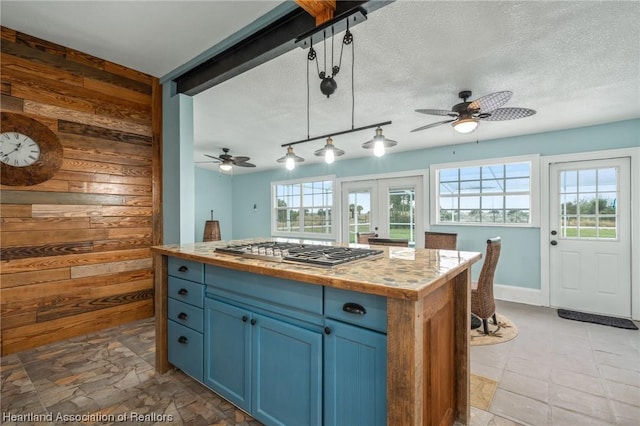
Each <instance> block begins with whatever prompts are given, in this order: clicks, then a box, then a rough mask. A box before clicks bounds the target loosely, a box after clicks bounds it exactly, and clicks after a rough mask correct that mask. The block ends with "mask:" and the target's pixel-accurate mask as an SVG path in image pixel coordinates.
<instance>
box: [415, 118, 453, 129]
mask: <svg viewBox="0 0 640 426" xmlns="http://www.w3.org/2000/svg"><path fill="white" fill-rule="evenodd" d="M453 121H456V120H445V121H438V122H437V123H431V124H427V125H426V126H422V127H418V128H417V129H413V130H412V132H419V131H420V130H425V129H430V128H431V127H436V126H439V125H441V124H445V123H451V122H453Z"/></svg>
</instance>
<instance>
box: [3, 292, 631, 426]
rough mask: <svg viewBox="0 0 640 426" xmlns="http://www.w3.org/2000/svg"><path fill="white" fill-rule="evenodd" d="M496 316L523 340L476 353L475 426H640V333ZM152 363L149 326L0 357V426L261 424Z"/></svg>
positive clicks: (509, 311) (507, 311)
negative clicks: (485, 399) (483, 400)
mask: <svg viewBox="0 0 640 426" xmlns="http://www.w3.org/2000/svg"><path fill="white" fill-rule="evenodd" d="M498 311H499V312H500V313H501V314H503V315H506V316H507V317H508V318H510V319H511V320H512V321H513V322H514V323H515V324H516V325H517V326H518V329H519V335H518V337H516V338H515V339H514V340H512V341H510V342H506V343H501V344H498V345H490V346H474V347H473V348H472V349H471V372H472V373H474V374H478V375H480V376H483V377H487V378H489V379H492V380H495V381H497V382H498V388H497V390H496V392H495V395H494V397H493V400H492V401H491V404H490V406H489V408H488V411H484V410H480V409H478V408H475V407H472V410H471V414H472V416H471V425H473V426H488V425H504V426H508V425H535V426H538V425H555V426H578V425H615V424H618V425H639V424H640V331H630V330H621V329H617V328H612V327H606V326H599V325H595V324H588V323H580V322H575V321H569V320H564V319H561V318H558V317H557V315H556V312H555V310H554V309H548V308H541V307H534V306H528V305H521V304H515V303H507V302H498ZM154 357H155V353H154V329H153V321H152V320H144V321H137V322H134V323H131V324H127V325H124V326H121V327H117V328H113V329H110V330H105V331H103V332H98V333H93V334H90V335H87V336H82V337H77V338H73V339H69V340H65V341H63V342H58V343H54V344H50V345H46V346H42V347H39V348H36V349H33V350H29V351H24V352H20V353H17V354H12V355H8V356H5V357H3V358H0V365H1V367H0V373H1V380H2V382H1V383H2V394H1V401H0V407H1V411H2V413H1V414H0V415H2V417H0V424H2V425H33V424H36V425H41V424H42V425H52V424H56V425H57V424H69V425H75V424H78V425H91V424H95V425H108V424H130V425H153V424H156V425H165V424H170V425H220V426H222V425H238V426H249V425H259V423H258V422H256V421H255V420H253V419H251V418H250V417H249V416H247V415H246V414H245V413H243V412H242V411H240V410H238V409H236V408H235V407H234V406H233V405H231V404H229V403H227V402H225V401H224V400H222V399H220V398H218V397H217V396H216V395H215V394H214V393H213V392H210V391H208V390H207V389H206V388H204V387H203V386H202V385H200V384H198V383H197V382H195V381H194V380H193V379H191V378H189V377H188V376H186V375H184V374H182V373H181V372H179V371H174V372H170V373H167V374H164V375H160V374H157V373H156V372H155V371H154V369H153V365H154ZM47 414H48V415H50V416H52V420H53V421H49V419H48V418H47V416H46V415H47ZM11 415H14V416H17V415H23V417H22V419H20V418H13V419H12V418H11ZM58 415H60V416H66V417H58ZM29 416H31V417H29ZM74 416H86V418H83V417H74ZM123 419H126V421H122V420H123ZM20 420H21V421H20ZM65 421H66V422H65ZM345 426H351V425H345ZM393 426H396V425H393Z"/></svg>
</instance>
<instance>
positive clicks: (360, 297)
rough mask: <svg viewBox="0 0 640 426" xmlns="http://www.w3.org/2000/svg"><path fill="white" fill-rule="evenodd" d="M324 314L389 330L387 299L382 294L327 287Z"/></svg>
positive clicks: (376, 328) (348, 321) (372, 327)
mask: <svg viewBox="0 0 640 426" xmlns="http://www.w3.org/2000/svg"><path fill="white" fill-rule="evenodd" d="M324 314H325V316H326V317H328V318H333V319H336V320H339V321H344V322H347V323H350V324H355V325H359V326H361V327H365V328H370V329H372V330H377V331H381V332H383V333H386V332H387V299H386V298H385V297H382V296H377V295H375V294H366V293H359V292H357V291H350V290H342V289H338V288H333V287H325V289H324Z"/></svg>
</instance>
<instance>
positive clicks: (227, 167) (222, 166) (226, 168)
mask: <svg viewBox="0 0 640 426" xmlns="http://www.w3.org/2000/svg"><path fill="white" fill-rule="evenodd" d="M218 167H219V168H220V170H222V171H223V172H228V171H229V170H231V169H232V168H233V166H232V165H231V163H230V162H227V161H225V162H223V163H221V164H220V165H219V166H218Z"/></svg>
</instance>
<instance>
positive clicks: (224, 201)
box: [194, 167, 233, 242]
mask: <svg viewBox="0 0 640 426" xmlns="http://www.w3.org/2000/svg"><path fill="white" fill-rule="evenodd" d="M195 174H196V184H195V192H196V211H195V235H194V237H195V241H197V242H199V241H202V236H203V235H204V223H205V222H206V221H207V220H210V219H211V210H213V211H214V212H213V219H214V220H217V221H219V222H220V234H221V236H222V239H223V240H230V239H232V238H233V236H232V235H233V214H232V209H231V202H232V198H233V192H232V191H233V184H232V176H231V175H226V174H224V173H219V172H212V171H210V170H206V169H201V168H199V167H196V168H195Z"/></svg>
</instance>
